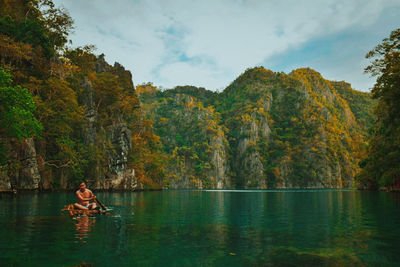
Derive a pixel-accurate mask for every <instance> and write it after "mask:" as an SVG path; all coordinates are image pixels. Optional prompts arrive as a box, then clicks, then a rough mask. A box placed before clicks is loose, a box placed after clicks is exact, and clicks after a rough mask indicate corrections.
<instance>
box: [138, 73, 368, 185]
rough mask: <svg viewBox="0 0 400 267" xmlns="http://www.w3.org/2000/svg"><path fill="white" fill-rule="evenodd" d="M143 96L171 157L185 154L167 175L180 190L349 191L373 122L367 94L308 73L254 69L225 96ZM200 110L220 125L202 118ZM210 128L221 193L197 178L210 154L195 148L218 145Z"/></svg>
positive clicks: (148, 90)
mask: <svg viewBox="0 0 400 267" xmlns="http://www.w3.org/2000/svg"><path fill="white" fill-rule="evenodd" d="M139 91H140V92H139V93H140V99H141V101H142V102H143V105H144V106H145V107H146V112H147V115H148V118H150V119H152V120H154V121H155V123H156V125H155V128H156V132H157V134H158V135H160V138H161V141H162V143H163V144H164V146H165V147H166V149H165V152H166V154H168V155H170V156H171V157H172V158H174V157H176V156H177V155H180V156H181V155H182V154H179V152H181V153H183V152H182V151H185V153H187V154H185V155H186V156H185V160H184V161H181V162H180V164H178V165H177V164H174V163H169V165H168V167H167V168H168V171H169V173H173V177H172V178H173V179H170V186H171V187H175V188H183V187H185V188H188V187H189V188H193V187H195V188H259V189H263V188H342V187H352V186H353V182H354V180H353V179H354V176H355V174H356V172H357V171H358V169H359V167H358V162H359V160H360V157H361V156H360V155H361V154H362V153H363V146H364V145H365V138H366V136H367V135H368V134H367V127H368V125H369V123H370V121H371V120H372V118H371V117H370V109H371V108H372V106H373V103H372V101H370V99H369V96H368V94H367V93H360V92H357V91H355V90H353V89H351V87H350V86H349V85H348V84H346V83H344V82H331V81H327V80H325V79H323V78H322V77H321V75H320V74H319V73H318V72H316V71H314V70H311V69H298V70H295V71H293V72H291V73H290V74H284V73H274V72H272V71H268V70H265V69H264V68H254V69H249V70H247V71H246V72H245V73H243V74H242V75H241V76H240V77H238V78H237V79H236V80H235V81H234V82H233V83H232V84H231V85H230V86H228V87H227V88H226V89H225V90H224V91H223V92H222V93H220V94H217V93H213V92H210V91H207V90H205V89H203V88H198V89H196V88H194V87H190V86H187V87H177V88H175V89H172V90H166V91H163V92H161V91H157V90H156V89H155V88H154V87H151V85H144V86H142V87H141V88H140V90H139ZM194 107H195V108H194ZM199 107H201V108H199ZM203 109H206V110H208V112H211V111H212V113H213V114H215V118H212V119H209V118H208V119H207V118H206V116H205V115H201V114H203V113H204V111H202V112H203V113H202V112H200V111H201V110H203ZM194 117H195V118H196V120H194V119H193V118H194ZM205 121H207V122H205ZM211 121H212V123H211ZM210 124H211V125H213V127H214V130H215V129H218V131H220V133H219V134H217V135H216V136H219V138H222V139H221V140H220V141H219V143H220V144H224V145H222V146H219V147H223V149H222V150H221V151H220V153H219V159H218V160H216V159H214V158H213V157H212V156H209V157H208V158H204V162H205V163H207V164H209V166H224V167H223V168H220V169H219V174H218V177H224V178H223V179H220V181H223V182H222V183H220V184H219V185H218V186H217V185H216V184H215V183H210V182H209V181H211V180H212V177H215V175H211V174H210V173H209V172H208V171H207V170H209V169H207V168H204V169H201V171H199V172H196V171H195V169H196V164H195V163H193V158H196V157H198V155H201V154H202V152H203V151H204V152H205V153H207V151H208V150H207V149H206V148H204V149H203V150H202V149H199V148H198V141H199V140H200V139H201V140H207V141H206V143H207V145H210V146H212V144H213V143H212V142H211V140H213V136H215V135H213V134H215V132H207V131H204V130H203V131H202V130H201V127H204V128H207V126H208V125H210ZM196 127H197V128H196ZM198 127H200V128H198ZM197 132H199V133H202V134H203V135H202V137H199V135H195V134H194V133H197ZM196 148H197V150H196ZM174 149H175V150H174ZM194 150H195V151H196V153H195V156H194V154H193V151H194ZM214 151H215V150H214ZM209 155H210V154H209ZM190 159H191V160H190ZM216 161H218V162H220V163H221V164H222V165H218V164H216ZM211 169H212V167H211ZM222 171H224V173H223V172H222ZM214 173H215V171H214ZM188 177H191V178H188ZM171 181H173V182H171ZM188 181H197V183H191V184H190V183H188ZM224 181H229V183H228V182H224Z"/></svg>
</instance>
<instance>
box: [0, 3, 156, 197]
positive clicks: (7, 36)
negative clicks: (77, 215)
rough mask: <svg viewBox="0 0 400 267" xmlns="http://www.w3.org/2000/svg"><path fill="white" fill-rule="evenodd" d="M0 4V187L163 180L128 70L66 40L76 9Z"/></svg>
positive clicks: (134, 185) (140, 184) (138, 184)
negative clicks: (72, 15) (69, 13)
mask: <svg viewBox="0 0 400 267" xmlns="http://www.w3.org/2000/svg"><path fill="white" fill-rule="evenodd" d="M0 6H1V9H0V79H1V80H0V101H1V106H0V141H1V142H0V145H1V171H0V189H3V190H10V189H43V190H45V189H57V188H64V189H68V188H74V187H75V186H76V185H77V183H79V181H81V180H86V181H87V182H89V185H90V186H91V187H92V188H103V189H107V188H113V189H130V190H132V189H139V188H158V187H160V186H161V184H162V182H163V178H164V170H163V163H162V161H163V156H162V154H161V153H160V150H159V149H160V143H159V140H158V137H157V136H155V135H154V134H153V132H152V123H151V122H148V121H146V120H144V119H143V116H142V111H141V108H140V105H139V101H138V98H137V95H136V92H135V88H134V85H133V82H132V75H131V73H130V72H129V71H127V70H125V69H124V67H123V66H121V65H120V64H118V63H115V64H114V66H111V65H109V64H108V63H107V62H106V61H105V60H104V55H100V56H96V55H95V54H94V53H93V48H92V47H91V46H86V47H78V48H71V47H69V46H67V43H68V33H69V32H70V30H71V28H72V19H71V18H70V17H69V15H68V13H67V12H66V11H64V10H62V9H58V8H57V7H55V6H54V4H53V3H52V2H51V1H47V0H46V1H22V0H21V1H9V0H1V1H0Z"/></svg>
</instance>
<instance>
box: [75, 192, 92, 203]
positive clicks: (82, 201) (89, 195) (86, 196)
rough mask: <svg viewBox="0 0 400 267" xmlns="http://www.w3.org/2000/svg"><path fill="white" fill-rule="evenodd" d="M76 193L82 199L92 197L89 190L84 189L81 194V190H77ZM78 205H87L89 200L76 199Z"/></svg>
mask: <svg viewBox="0 0 400 267" xmlns="http://www.w3.org/2000/svg"><path fill="white" fill-rule="evenodd" d="M76 193H77V194H79V195H80V196H81V197H83V198H89V197H91V196H92V191H90V190H89V189H85V191H83V192H82V191H81V190H78V191H77V192H76ZM78 203H79V204H81V205H88V204H89V200H81V199H79V198H78Z"/></svg>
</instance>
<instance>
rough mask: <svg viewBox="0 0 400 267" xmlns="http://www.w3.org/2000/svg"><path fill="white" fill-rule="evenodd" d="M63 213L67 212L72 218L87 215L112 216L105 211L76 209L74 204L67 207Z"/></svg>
mask: <svg viewBox="0 0 400 267" xmlns="http://www.w3.org/2000/svg"><path fill="white" fill-rule="evenodd" d="M61 211H67V212H68V213H69V215H71V216H77V215H87V216H92V215H111V214H110V213H108V212H106V211H105V210H98V209H95V210H81V209H77V208H75V206H74V205H73V204H69V205H67V206H65V207H64V208H63V209H62V210H61Z"/></svg>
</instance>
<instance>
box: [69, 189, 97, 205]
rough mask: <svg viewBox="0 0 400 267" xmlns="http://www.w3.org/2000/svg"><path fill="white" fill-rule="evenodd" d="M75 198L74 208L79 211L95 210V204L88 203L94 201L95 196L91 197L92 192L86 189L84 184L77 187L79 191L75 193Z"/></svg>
mask: <svg viewBox="0 0 400 267" xmlns="http://www.w3.org/2000/svg"><path fill="white" fill-rule="evenodd" d="M75 194H76V197H77V198H78V203H75V204H74V206H75V208H77V209H80V210H93V209H95V208H96V203H94V202H92V203H89V201H90V200H95V199H96V196H95V195H93V193H92V191H90V190H89V189H87V188H86V184H85V183H81V184H80V186H79V190H78V191H76V193H75Z"/></svg>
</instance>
